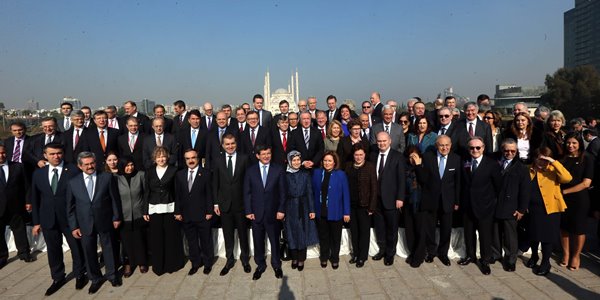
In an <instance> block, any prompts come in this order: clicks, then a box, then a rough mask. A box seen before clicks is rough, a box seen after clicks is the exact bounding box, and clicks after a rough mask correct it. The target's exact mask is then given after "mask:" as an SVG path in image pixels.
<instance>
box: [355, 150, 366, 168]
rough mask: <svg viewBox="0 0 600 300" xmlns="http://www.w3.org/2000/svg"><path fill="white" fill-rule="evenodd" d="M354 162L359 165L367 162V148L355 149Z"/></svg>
mask: <svg viewBox="0 0 600 300" xmlns="http://www.w3.org/2000/svg"><path fill="white" fill-rule="evenodd" d="M353 156H354V163H355V164H357V165H361V164H362V163H364V162H365V158H366V154H365V150H363V149H358V150H356V151H354V155H353Z"/></svg>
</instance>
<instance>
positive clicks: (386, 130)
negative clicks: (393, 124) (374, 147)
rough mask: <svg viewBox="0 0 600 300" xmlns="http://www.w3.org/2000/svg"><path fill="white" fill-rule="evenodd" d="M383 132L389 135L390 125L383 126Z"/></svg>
mask: <svg viewBox="0 0 600 300" xmlns="http://www.w3.org/2000/svg"><path fill="white" fill-rule="evenodd" d="M385 132H387V133H388V134H390V125H385Z"/></svg>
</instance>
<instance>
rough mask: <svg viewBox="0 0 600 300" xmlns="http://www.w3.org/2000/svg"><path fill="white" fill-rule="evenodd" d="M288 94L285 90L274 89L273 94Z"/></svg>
mask: <svg viewBox="0 0 600 300" xmlns="http://www.w3.org/2000/svg"><path fill="white" fill-rule="evenodd" d="M289 93H290V92H289V91H288V90H287V89H276V90H275V92H274V93H273V94H289Z"/></svg>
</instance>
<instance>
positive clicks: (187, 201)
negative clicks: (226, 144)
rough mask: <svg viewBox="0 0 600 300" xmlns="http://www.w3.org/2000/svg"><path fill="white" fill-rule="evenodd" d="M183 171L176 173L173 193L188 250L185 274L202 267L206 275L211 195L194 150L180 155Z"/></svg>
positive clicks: (209, 263)
mask: <svg viewBox="0 0 600 300" xmlns="http://www.w3.org/2000/svg"><path fill="white" fill-rule="evenodd" d="M183 157H184V159H185V163H186V166H187V168H185V169H182V170H180V171H179V172H177V177H176V179H175V180H176V184H175V186H176V187H177V190H176V193H175V195H176V196H175V210H174V214H175V219H176V220H178V221H181V222H182V224H183V231H184V232H185V237H186V239H187V242H188V243H187V244H188V247H189V257H190V261H191V262H192V268H191V269H190V271H189V272H188V275H194V274H196V272H198V269H200V268H201V267H202V266H204V270H203V273H204V274H206V275H208V274H210V271H211V270H212V265H213V257H214V253H213V243H212V228H211V226H210V219H212V214H213V200H212V199H213V193H212V182H211V179H210V172H209V171H208V169H205V168H202V167H200V166H199V163H200V159H199V158H198V153H196V150H193V149H188V150H186V151H185V152H184V153H183Z"/></svg>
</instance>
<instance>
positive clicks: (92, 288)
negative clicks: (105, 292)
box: [88, 280, 104, 294]
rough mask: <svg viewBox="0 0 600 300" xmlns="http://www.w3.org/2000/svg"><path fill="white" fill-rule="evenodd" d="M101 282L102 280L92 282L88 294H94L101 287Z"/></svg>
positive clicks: (102, 282)
mask: <svg viewBox="0 0 600 300" xmlns="http://www.w3.org/2000/svg"><path fill="white" fill-rule="evenodd" d="M102 284H104V280H100V281H97V282H92V285H90V289H89V290H88V294H95V293H96V292H97V291H98V290H99V289H100V288H101V287H102Z"/></svg>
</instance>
